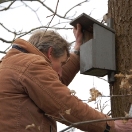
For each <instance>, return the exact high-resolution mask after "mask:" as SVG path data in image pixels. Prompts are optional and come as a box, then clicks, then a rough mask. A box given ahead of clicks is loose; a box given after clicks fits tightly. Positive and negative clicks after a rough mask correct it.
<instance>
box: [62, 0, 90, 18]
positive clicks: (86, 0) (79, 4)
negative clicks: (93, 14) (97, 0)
mask: <svg viewBox="0 0 132 132" xmlns="http://www.w3.org/2000/svg"><path fill="white" fill-rule="evenodd" d="M85 2H88V0H85V1H83V2H80V3H78V4H77V5H75V6H73V7H72V8H71V9H69V10H68V11H67V12H66V13H65V15H64V17H66V15H67V14H68V13H69V12H70V11H71V10H72V9H74V8H75V7H77V6H81V4H83V3H85Z"/></svg>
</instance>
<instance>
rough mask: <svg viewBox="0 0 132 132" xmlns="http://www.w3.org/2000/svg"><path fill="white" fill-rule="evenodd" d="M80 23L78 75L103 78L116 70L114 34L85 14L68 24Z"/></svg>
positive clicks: (108, 28) (111, 30)
mask: <svg viewBox="0 0 132 132" xmlns="http://www.w3.org/2000/svg"><path fill="white" fill-rule="evenodd" d="M77 23H80V24H81V26H82V32H83V44H82V45H81V47H80V73H81V74H86V75H92V76H99V77H102V76H105V75H107V74H109V73H110V72H113V71H115V70H116V64H115V32H114V30H113V29H112V28H110V27H108V26H106V25H104V24H102V23H100V22H98V21H97V20H95V19H93V18H91V17H90V16H88V15H86V14H85V13H83V14H81V15H80V16H78V17H77V18H76V19H74V20H73V21H71V22H70V24H71V25H72V26H75V27H76V24H77Z"/></svg>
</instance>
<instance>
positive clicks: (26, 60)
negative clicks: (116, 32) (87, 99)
mask: <svg viewBox="0 0 132 132" xmlns="http://www.w3.org/2000/svg"><path fill="white" fill-rule="evenodd" d="M14 44H15V45H18V46H19V47H22V48H23V49H25V50H26V51H27V52H28V53H24V52H21V51H20V50H18V49H16V48H12V49H11V50H10V51H9V52H8V53H7V54H6V56H5V57H4V58H3V59H2V61H1V63H0V132H37V131H38V132H39V131H40V132H56V131H57V128H56V122H55V121H56V120H57V121H59V122H62V123H65V124H67V125H70V123H75V122H80V121H87V120H95V119H105V118H107V117H106V115H104V114H102V113H100V112H98V111H96V110H94V109H93V108H91V107H89V106H88V105H87V104H85V103H83V102H82V101H80V100H79V99H78V98H77V97H76V96H74V95H72V94H71V92H70V90H69V89H68V88H67V86H68V85H69V83H70V82H71V81H72V79H73V78H74V76H75V75H76V73H77V72H78V70H79V57H78V56H77V55H74V54H71V57H70V61H69V62H68V63H67V64H66V65H65V66H64V67H63V77H62V82H63V83H62V82H61V81H60V80H59V77H58V75H57V73H56V72H55V71H54V70H53V69H52V67H51V63H50V61H49V60H48V59H47V58H46V57H45V56H44V54H42V53H41V52H40V51H38V49H37V48H35V47H34V46H33V45H32V44H30V43H28V42H27V41H25V40H22V39H17V40H15V42H14ZM64 119H65V120H66V121H64ZM107 124H108V125H109V126H111V127H112V128H113V127H114V123H113V122H107ZM76 127H77V128H79V129H81V130H82V131H89V132H104V130H105V128H106V122H101V123H92V124H85V125H78V126H76ZM112 128H111V131H110V132H114V131H113V130H112Z"/></svg>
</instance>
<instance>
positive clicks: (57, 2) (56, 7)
mask: <svg viewBox="0 0 132 132" xmlns="http://www.w3.org/2000/svg"><path fill="white" fill-rule="evenodd" d="M58 3H59V0H58V1H57V5H56V9H55V13H54V14H53V17H52V19H51V21H50V22H49V24H48V27H49V25H50V23H51V22H52V20H53V18H54V16H55V15H56V13H57V7H58ZM47 30H48V28H47V29H46V30H45V32H46V31H47Z"/></svg>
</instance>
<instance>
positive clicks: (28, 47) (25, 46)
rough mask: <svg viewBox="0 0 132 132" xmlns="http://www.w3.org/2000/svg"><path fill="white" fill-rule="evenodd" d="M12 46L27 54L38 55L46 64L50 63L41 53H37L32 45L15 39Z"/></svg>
mask: <svg viewBox="0 0 132 132" xmlns="http://www.w3.org/2000/svg"><path fill="white" fill-rule="evenodd" d="M13 44H15V45H18V46H20V47H21V48H23V49H25V50H26V51H28V52H29V53H32V54H36V55H40V56H42V57H44V58H45V59H46V60H47V61H48V62H51V61H50V60H49V59H48V58H47V57H46V56H45V55H44V54H43V53H42V52H41V51H39V50H38V49H37V48H36V47H35V46H34V45H32V44H31V43H29V42H27V41H26V40H24V39H16V40H15V41H14V42H13Z"/></svg>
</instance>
